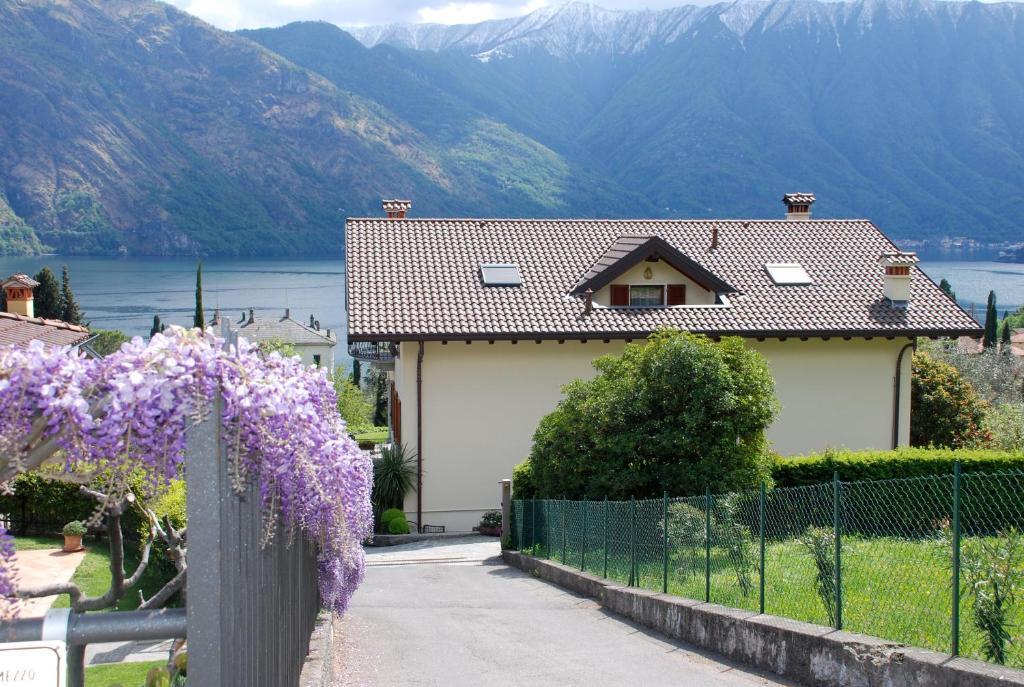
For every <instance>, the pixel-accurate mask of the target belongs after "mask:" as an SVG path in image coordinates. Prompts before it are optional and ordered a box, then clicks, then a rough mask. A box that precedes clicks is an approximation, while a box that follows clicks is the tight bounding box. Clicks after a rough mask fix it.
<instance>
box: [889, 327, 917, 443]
mask: <svg viewBox="0 0 1024 687" xmlns="http://www.w3.org/2000/svg"><path fill="white" fill-rule="evenodd" d="M908 348H912V349H914V350H915V351H916V350H917V339H914V340H913V341H912V342H910V343H908V344H906V345H905V346H904V347H903V348H901V349H900V352H899V354H898V355H897V356H896V374H895V375H894V376H893V380H892V447H893V448H894V449H897V448H899V447H900V388H901V387H902V386H903V354H904V353H906V352H907V349H908Z"/></svg>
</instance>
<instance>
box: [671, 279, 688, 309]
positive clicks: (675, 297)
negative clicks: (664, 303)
mask: <svg viewBox="0 0 1024 687" xmlns="http://www.w3.org/2000/svg"><path fill="white" fill-rule="evenodd" d="M668 305H686V284H669V285H668Z"/></svg>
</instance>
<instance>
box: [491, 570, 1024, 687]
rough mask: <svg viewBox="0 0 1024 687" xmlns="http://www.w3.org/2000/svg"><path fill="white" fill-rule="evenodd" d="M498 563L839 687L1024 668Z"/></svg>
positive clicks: (1020, 680) (977, 680) (719, 648)
mask: <svg viewBox="0 0 1024 687" xmlns="http://www.w3.org/2000/svg"><path fill="white" fill-rule="evenodd" d="M501 555H502V558H503V559H504V561H505V562H506V563H507V564H509V565H511V566H513V567H516V568H519V569H521V570H525V571H526V572H529V573H532V574H534V575H536V576H537V577H540V578H541V579H544V580H547V581H549V582H553V583H555V584H557V585H559V586H560V587H565V588H566V589H569V590H572V591H574V592H577V593H579V594H582V595H584V596H589V597H591V598H593V599H595V600H596V601H597V602H598V603H600V604H601V605H602V606H604V607H605V608H607V609H608V610H610V611H613V612H615V613H617V614H619V615H622V616H625V617H626V618H629V619H630V620H633V621H634V622H637V623H639V624H641V625H643V626H645V627H648V628H650V629H652V630H656V631H658V632H661V633H662V634H665V635H667V636H669V637H672V638H673V639H678V640H680V641H683V642H687V643H689V644H693V645H695V646H699V647H702V648H704V649H708V650H710V651H714V652H717V653H719V654H722V655H723V656H726V657H728V658H731V659H733V660H736V661H740V662H742V663H746V664H748V665H751V666H755V667H757V668H760V669H762V670H767V671H770V672H772V673H775V674H776V675H780V676H782V677H785V678H788V679H791V680H795V681H797V682H802V683H805V684H813V685H837V686H840V687H997V686H998V687H1006V686H1007V685H1024V671H1020V670H1014V669H1012V668H1003V667H1000V666H996V665H992V664H989V663H983V662H981V661H974V660H971V659H966V658H950V657H949V656H948V655H946V654H940V653H938V652H935V651H928V650H926V649H915V648H910V647H907V646H905V645H903V644H898V643H895V642H887V641H885V640H882V639H878V638H876V637H869V636H866V635H860V634H854V633H851V632H841V631H836V630H832V629H830V628H827V627H822V626H820V625H811V624H809V623H802V622H799V621H795V620H787V619H785V618H778V617H775V616H770V615H759V614H756V613H751V612H750V611H743V610H739V609H735V608H727V607H725V606H719V605H717V604H707V603H703V602H699V601H693V600H691V599H682V598H679V597H676V596H669V595H666V594H660V593H657V592H653V591H649V590H644V589H635V588H632V587H624V586H622V585H621V584H618V583H616V582H612V581H609V580H605V579H602V578H600V577H596V576H594V575H590V574H588V573H583V572H580V571H579V570H576V569H574V568H570V567H568V566H565V565H561V564H559V563H555V562H552V561H547V560H540V559H537V558H533V557H531V556H526V555H523V554H521V553H519V552H517V551H502V554H501Z"/></svg>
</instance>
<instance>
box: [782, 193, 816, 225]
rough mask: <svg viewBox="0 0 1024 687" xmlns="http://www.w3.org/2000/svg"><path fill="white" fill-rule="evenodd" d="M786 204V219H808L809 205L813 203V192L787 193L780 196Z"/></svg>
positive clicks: (809, 215) (809, 216)
mask: <svg viewBox="0 0 1024 687" xmlns="http://www.w3.org/2000/svg"><path fill="white" fill-rule="evenodd" d="M782 202H783V204H784V205H785V206H786V219H810V218H811V206H812V205H814V194H813V193H787V194H786V195H784V196H782Z"/></svg>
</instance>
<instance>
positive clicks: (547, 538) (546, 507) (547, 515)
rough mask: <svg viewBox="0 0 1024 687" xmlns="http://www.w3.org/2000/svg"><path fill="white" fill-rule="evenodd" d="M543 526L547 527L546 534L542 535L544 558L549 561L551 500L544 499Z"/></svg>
mask: <svg viewBox="0 0 1024 687" xmlns="http://www.w3.org/2000/svg"><path fill="white" fill-rule="evenodd" d="M544 524H545V525H547V528H546V529H547V532H545V533H544V550H545V551H547V554H548V555H547V556H545V558H548V559H551V540H552V539H554V537H552V536H551V499H544Z"/></svg>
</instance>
